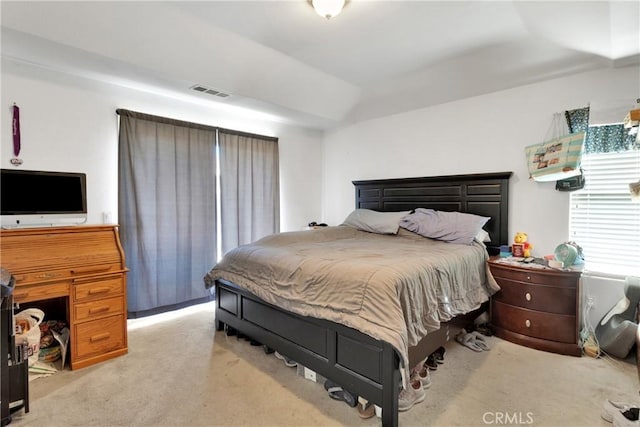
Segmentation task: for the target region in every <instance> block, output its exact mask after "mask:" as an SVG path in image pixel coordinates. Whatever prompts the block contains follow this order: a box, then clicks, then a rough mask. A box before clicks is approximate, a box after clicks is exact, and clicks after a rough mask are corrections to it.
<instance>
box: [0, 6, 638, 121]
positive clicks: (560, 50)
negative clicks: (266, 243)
mask: <svg viewBox="0 0 640 427" xmlns="http://www.w3.org/2000/svg"><path fill="white" fill-rule="evenodd" d="M0 7H1V15H2V57H3V61H13V62H18V63H28V64H32V65H36V66H40V67H44V68H46V69H50V70H57V71H61V72H65V73H70V74H72V75H77V76H82V77H87V78H91V79H95V80H100V81H105V82H109V83H114V84H118V85H122V86H127V87H132V88H136V89H139V90H144V91H149V92H155V93H160V94H164V95H167V96H172V97H176V98H182V99H185V100H188V101H192V102H200V103H203V102H206V103H216V104H220V103H222V104H224V105H225V106H228V107H230V108H243V109H249V110H252V111H254V112H259V113H260V114H263V115H266V116H267V117H269V118H271V119H273V120H277V121H280V122H284V123H289V124H295V125H300V126H304V127H309V128H316V129H329V128H332V127H335V126H338V125H341V124H344V123H350V122H355V121H359V120H365V119H370V118H375V117H380V116H386V115H390V114H395V113H400V112H404V111H409V110H413V109H417V108H423V107H427V106H431V105H436V104H440V103H444V102H450V101H454V100H457V99H463V98H468V97H471V96H477V95H481V94H485V93H489V92H494V91H497V90H502V89H507V88H511V87H516V86H520V85H523V84H529V83H534V82H539V81H543V80H547V79H551V78H556V77H561V76H566V75H570V74H573V73H578V72H583V71H588V70H595V69H599V68H607V67H620V66H626V65H629V64H637V63H639V62H640V59H639V58H640V2H637V1H584V2H580V1H553V2H543V1H495V2H494V1H440V2H438V1H393V0H387V1H366V0H360V1H358V0H351V1H350V2H349V3H348V4H347V6H346V8H345V9H344V11H343V12H342V13H341V14H340V15H338V16H337V17H335V18H333V19H331V20H326V19H323V18H321V17H319V16H318V15H316V14H315V13H314V11H313V10H312V8H311V7H310V6H309V4H308V3H307V1H306V0H289V1H268V0H266V1H240V0H235V1H196V2H189V1H168V2H153V1H142V2H126V1H109V2H91V1H84V2H77V1H72V2H51V1H45V2H34V1H16V2H11V1H5V0H3V1H2V2H1V6H0ZM194 85H203V86H205V87H207V88H210V89H214V90H216V91H220V92H223V93H226V94H230V95H231V96H229V97H227V98H221V97H219V96H214V95H213V96H212V95H209V94H204V93H198V92H194V91H193V90H191V89H190V88H191V87H192V86H194Z"/></svg>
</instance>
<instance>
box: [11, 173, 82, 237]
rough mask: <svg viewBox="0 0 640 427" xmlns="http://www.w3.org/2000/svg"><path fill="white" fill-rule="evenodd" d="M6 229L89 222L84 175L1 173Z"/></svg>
mask: <svg viewBox="0 0 640 427" xmlns="http://www.w3.org/2000/svg"><path fill="white" fill-rule="evenodd" d="M0 172H1V174H0V187H1V190H2V192H1V193H0V210H1V211H2V212H1V213H0V225H1V226H2V227H3V228H11V227H36V226H54V225H72V224H81V223H83V222H86V221H87V177H86V174H84V173H75V172H46V171H33V170H18V169H1V170H0Z"/></svg>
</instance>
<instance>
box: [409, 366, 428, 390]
mask: <svg viewBox="0 0 640 427" xmlns="http://www.w3.org/2000/svg"><path fill="white" fill-rule="evenodd" d="M411 381H420V384H422V388H423V389H425V390H426V389H428V388H429V387H431V374H430V373H429V369H428V368H426V367H425V366H424V365H422V366H421V367H420V369H417V368H414V369H413V370H412V371H411Z"/></svg>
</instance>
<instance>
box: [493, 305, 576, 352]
mask: <svg viewBox="0 0 640 427" xmlns="http://www.w3.org/2000/svg"><path fill="white" fill-rule="evenodd" d="M491 315H492V322H493V323H494V324H495V325H496V326H498V327H501V328H504V329H508V330H510V331H513V332H516V333H519V334H522V335H527V336H530V337H536V338H541V339H545V340H550V341H559V342H565V343H575V342H577V336H576V334H577V330H576V316H571V315H563V314H551V313H544V312H540V311H533V310H528V309H525V308H519V307H514V306H512V305H509V304H503V303H501V302H499V301H495V300H494V301H493V303H492V308H491Z"/></svg>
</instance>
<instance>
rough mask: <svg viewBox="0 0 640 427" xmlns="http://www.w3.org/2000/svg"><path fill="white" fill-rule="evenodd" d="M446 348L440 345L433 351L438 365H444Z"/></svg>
mask: <svg viewBox="0 0 640 427" xmlns="http://www.w3.org/2000/svg"><path fill="white" fill-rule="evenodd" d="M445 353H446V350H445V349H444V347H438V349H437V350H436V351H434V352H433V357H434V359H435V361H436V363H437V364H438V365H442V364H443V363H444V354H445Z"/></svg>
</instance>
